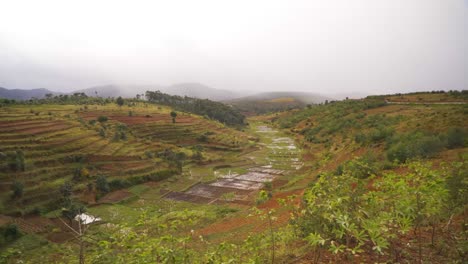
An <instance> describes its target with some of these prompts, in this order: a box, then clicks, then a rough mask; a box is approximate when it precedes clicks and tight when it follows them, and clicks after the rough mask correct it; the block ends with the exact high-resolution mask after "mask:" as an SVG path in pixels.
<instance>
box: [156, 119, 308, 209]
mask: <svg viewBox="0 0 468 264" xmlns="http://www.w3.org/2000/svg"><path fill="white" fill-rule="evenodd" d="M252 129H253V132H254V133H255V134H256V135H257V136H258V138H259V142H258V145H259V146H260V149H259V150H257V151H254V152H251V153H248V154H246V155H244V156H242V157H240V158H244V159H246V160H250V161H252V162H251V165H250V166H248V167H231V168H228V169H226V168H224V169H219V170H216V169H214V170H213V174H214V177H215V180H213V181H210V182H204V183H198V184H195V185H193V186H192V187H190V188H188V189H187V190H186V191H184V192H171V193H169V194H167V195H166V196H165V197H164V198H166V199H171V200H180V201H188V202H194V203H214V202H216V201H218V200H224V201H225V200H231V201H239V202H240V201H243V202H246V201H248V200H249V199H250V198H251V197H252V194H254V193H255V192H256V191H258V190H260V189H262V188H264V187H265V184H266V183H268V182H273V181H275V180H277V181H281V178H282V177H284V176H285V175H288V174H291V173H293V172H295V171H296V170H299V169H300V168H301V167H302V166H303V163H302V161H301V159H300V157H301V155H300V150H299V149H298V148H297V146H296V145H295V142H294V140H293V139H292V138H290V137H286V136H284V134H282V133H280V132H279V131H278V130H275V129H273V128H271V127H269V126H267V125H263V124H253V125H252ZM227 196H228V197H229V199H228V198H227Z"/></svg>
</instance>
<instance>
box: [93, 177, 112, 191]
mask: <svg viewBox="0 0 468 264" xmlns="http://www.w3.org/2000/svg"><path fill="white" fill-rule="evenodd" d="M96 189H97V190H98V191H100V192H101V193H108V192H109V191H110V188H109V183H108V182H107V178H106V177H105V176H103V175H100V176H98V177H97V179H96Z"/></svg>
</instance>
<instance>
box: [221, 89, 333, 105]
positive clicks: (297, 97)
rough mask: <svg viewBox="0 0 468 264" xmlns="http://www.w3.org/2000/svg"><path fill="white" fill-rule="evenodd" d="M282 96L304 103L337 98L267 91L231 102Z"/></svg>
mask: <svg viewBox="0 0 468 264" xmlns="http://www.w3.org/2000/svg"><path fill="white" fill-rule="evenodd" d="M280 98H292V99H294V101H297V102H301V103H303V104H318V103H322V102H325V100H329V101H330V100H335V98H331V97H327V96H324V95H321V94H316V93H308V92H265V93H258V94H254V95H250V96H246V97H240V98H236V99H234V100H230V101H229V102H230V103H236V102H248V101H250V102H251V101H268V100H275V99H280Z"/></svg>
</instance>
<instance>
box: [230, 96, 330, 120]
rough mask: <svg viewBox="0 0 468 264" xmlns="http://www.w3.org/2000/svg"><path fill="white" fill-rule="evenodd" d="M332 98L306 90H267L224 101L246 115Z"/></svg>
mask: <svg viewBox="0 0 468 264" xmlns="http://www.w3.org/2000/svg"><path fill="white" fill-rule="evenodd" d="M325 100H329V101H330V100H333V99H332V98H329V97H326V96H323V95H319V94H315V93H307V92H267V93H259V94H255V95H251V96H246V97H241V98H237V99H234V100H229V101H226V103H228V104H230V105H233V106H234V107H236V108H237V109H239V110H240V111H241V112H243V113H244V114H246V115H252V114H264V113H269V112H276V111H284V110H288V109H293V108H301V107H304V106H306V105H307V104H317V103H321V102H325Z"/></svg>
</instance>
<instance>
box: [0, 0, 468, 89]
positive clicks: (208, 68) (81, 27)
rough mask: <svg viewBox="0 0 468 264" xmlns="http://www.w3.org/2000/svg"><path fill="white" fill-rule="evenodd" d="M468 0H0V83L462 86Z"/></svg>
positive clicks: (467, 55)
mask: <svg viewBox="0 0 468 264" xmlns="http://www.w3.org/2000/svg"><path fill="white" fill-rule="evenodd" d="M467 51H468V0H304V1H295V0H284V1H274V0H262V1H260V0H259V1H256V0H248V1H243V0H235V1H223V0H212V1H205V0H196V1H195V0H188V1H179V0H170V1H169V0H167V1H154V0H153V1H142V0H141V1H138V0H134V1H118V0H117V1H116V0H112V1H105V0H93V1H91V0H79V1H78V0H75V1H67V0H58V1H51V0H41V1H37V0H31V1H22V0H0V86H1V87H6V88H20V89H29V88H37V87H45V88H49V89H52V90H57V91H70V90H74V89H82V88H87V87H90V86H94V85H104V84H110V83H114V84H161V85H167V84H172V83H179V82H200V83H203V84H206V85H209V86H212V87H216V88H220V89H229V90H240V91H250V92H252V91H268V90H276V91H279V90H297V91H311V92H319V93H349V92H362V93H390V92H399V91H415V90H433V89H437V90H439V89H447V90H448V89H468V79H467V75H468V74H467V73H468V70H467V64H468V52H467Z"/></svg>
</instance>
